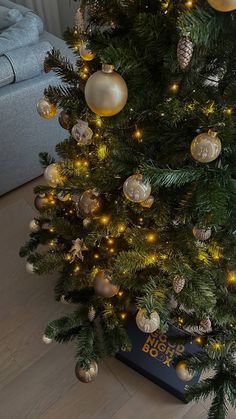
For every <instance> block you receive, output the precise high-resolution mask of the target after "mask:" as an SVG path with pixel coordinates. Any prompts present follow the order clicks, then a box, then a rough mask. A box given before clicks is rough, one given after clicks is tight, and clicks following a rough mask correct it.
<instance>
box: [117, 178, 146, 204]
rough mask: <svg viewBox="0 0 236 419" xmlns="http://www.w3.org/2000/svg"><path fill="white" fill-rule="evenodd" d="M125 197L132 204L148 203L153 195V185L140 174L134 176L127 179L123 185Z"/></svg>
mask: <svg viewBox="0 0 236 419" xmlns="http://www.w3.org/2000/svg"><path fill="white" fill-rule="evenodd" d="M123 192H124V195H125V197H126V198H127V199H128V200H129V201H131V202H139V203H141V202H143V201H146V200H147V199H148V198H149V196H150V194H151V185H150V183H149V182H148V181H145V180H144V179H143V176H142V175H140V174H137V175H132V176H130V177H129V178H128V179H126V181H125V183H124V185H123Z"/></svg>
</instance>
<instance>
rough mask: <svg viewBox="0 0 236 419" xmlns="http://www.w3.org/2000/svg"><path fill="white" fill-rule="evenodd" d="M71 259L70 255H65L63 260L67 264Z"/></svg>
mask: <svg viewBox="0 0 236 419" xmlns="http://www.w3.org/2000/svg"><path fill="white" fill-rule="evenodd" d="M71 259H72V256H71V255H70V253H67V254H66V255H65V260H66V261H67V262H69V261H71Z"/></svg>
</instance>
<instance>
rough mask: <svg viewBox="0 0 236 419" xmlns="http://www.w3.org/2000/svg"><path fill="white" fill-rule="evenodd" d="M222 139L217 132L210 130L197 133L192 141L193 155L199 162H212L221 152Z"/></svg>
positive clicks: (191, 149)
mask: <svg viewBox="0 0 236 419" xmlns="http://www.w3.org/2000/svg"><path fill="white" fill-rule="evenodd" d="M221 149H222V146H221V141H220V139H219V138H218V137H217V133H216V132H213V131H211V130H209V131H208V132H204V133H202V134H199V135H197V136H196V137H195V138H194V140H193V141H192V143H191V148H190V151H191V155H192V157H193V158H194V160H196V161H198V162H199V163H211V162H212V161H214V160H215V159H217V157H219V155H220V153H221Z"/></svg>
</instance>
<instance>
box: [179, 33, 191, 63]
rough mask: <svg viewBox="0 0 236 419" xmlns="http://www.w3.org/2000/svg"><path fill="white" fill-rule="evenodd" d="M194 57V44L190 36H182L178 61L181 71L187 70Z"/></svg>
mask: <svg viewBox="0 0 236 419" xmlns="http://www.w3.org/2000/svg"><path fill="white" fill-rule="evenodd" d="M192 55H193V43H192V41H191V38H190V36H189V34H188V35H184V36H182V38H180V40H179V42H178V47H177V59H178V63H179V66H180V68H181V70H185V69H186V68H187V67H188V65H189V63H190V61H191V58H192Z"/></svg>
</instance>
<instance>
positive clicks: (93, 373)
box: [75, 361, 98, 383]
mask: <svg viewBox="0 0 236 419" xmlns="http://www.w3.org/2000/svg"><path fill="white" fill-rule="evenodd" d="M75 375H76V377H77V378H78V380H79V381H81V382H82V383H91V381H93V380H95V378H96V377H97V375H98V364H97V363H96V361H92V362H91V364H90V366H89V368H87V369H85V368H81V367H80V365H79V364H78V363H77V364H76V366H75Z"/></svg>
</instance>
